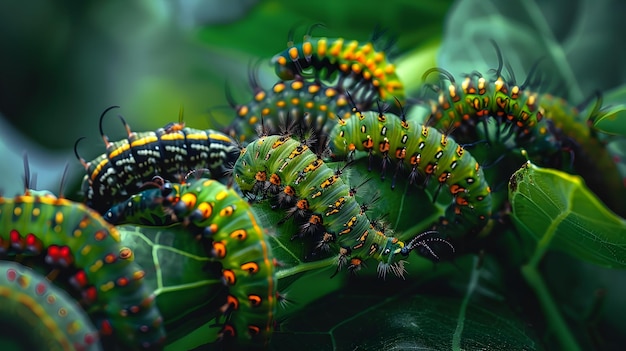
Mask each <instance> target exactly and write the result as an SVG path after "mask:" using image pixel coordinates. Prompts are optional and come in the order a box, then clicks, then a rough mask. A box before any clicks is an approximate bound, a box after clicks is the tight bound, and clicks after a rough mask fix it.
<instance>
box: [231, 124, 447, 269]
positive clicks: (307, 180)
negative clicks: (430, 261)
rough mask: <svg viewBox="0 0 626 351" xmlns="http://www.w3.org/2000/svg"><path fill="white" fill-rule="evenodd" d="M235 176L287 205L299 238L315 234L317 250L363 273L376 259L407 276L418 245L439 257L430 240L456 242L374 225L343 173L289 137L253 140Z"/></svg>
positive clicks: (254, 191)
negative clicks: (397, 233) (401, 235)
mask: <svg viewBox="0 0 626 351" xmlns="http://www.w3.org/2000/svg"><path fill="white" fill-rule="evenodd" d="M233 175H234V177H235V180H236V181H237V184H238V185H239V187H240V189H241V190H242V191H243V192H244V193H248V194H257V195H261V196H267V197H269V198H271V199H273V200H274V201H275V202H276V208H283V209H286V212H287V216H286V217H285V219H284V220H286V219H288V218H294V220H295V221H296V223H298V224H299V225H300V229H299V232H298V233H296V234H294V236H293V237H304V236H310V237H312V238H313V240H314V241H316V249H319V250H321V251H333V252H335V253H337V254H338V266H337V271H339V270H340V269H342V268H343V267H347V269H348V270H349V271H357V270H358V269H360V268H361V267H362V264H363V261H364V260H366V259H368V258H374V259H376V260H378V261H379V264H378V273H379V275H380V276H382V277H385V276H386V275H387V273H389V272H393V273H394V274H396V275H397V276H400V277H402V276H403V275H404V273H405V269H404V261H403V260H402V258H403V257H406V256H407V255H408V254H409V253H410V252H411V251H412V250H413V249H416V248H420V249H422V248H424V249H425V251H426V254H427V255H428V256H430V258H435V259H436V258H437V255H436V253H435V252H434V251H433V250H432V249H431V248H430V246H429V243H431V242H435V241H440V242H444V243H445V244H448V245H450V244H449V243H448V242H447V241H445V240H443V239H440V238H437V237H433V236H432V234H434V233H433V232H430V231H429V232H425V233H421V234H419V235H417V236H415V237H414V238H413V239H411V240H410V241H408V242H406V243H405V242H403V241H401V240H399V239H397V238H395V237H391V236H386V235H385V234H384V233H383V232H382V231H380V230H378V229H376V228H375V227H374V226H373V225H372V223H371V222H370V220H369V219H368V217H367V215H366V214H365V212H364V211H363V210H362V208H361V206H360V205H359V204H358V203H357V201H356V199H355V197H354V195H353V191H352V190H351V189H350V187H348V185H346V184H345V183H344V182H343V180H342V179H341V177H340V175H339V174H338V172H335V171H334V170H333V169H331V168H330V167H328V166H327V165H326V164H325V163H324V161H323V160H322V159H321V158H320V157H319V156H318V155H316V154H315V153H313V152H312V151H311V150H310V149H309V147H308V146H307V145H306V144H303V143H301V142H299V141H297V140H295V139H292V138H291V137H290V136H288V135H282V136H279V135H272V136H265V137H262V138H260V139H258V140H256V141H254V142H252V143H250V144H249V145H248V146H247V147H246V148H245V149H243V150H242V154H241V156H240V157H239V159H238V160H237V162H236V163H235V168H234V170H233ZM334 243H336V244H334ZM450 247H451V245H450ZM451 248H452V247H451ZM452 249H453V248H452ZM418 252H419V250H418Z"/></svg>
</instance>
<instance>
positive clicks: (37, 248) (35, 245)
mask: <svg viewBox="0 0 626 351" xmlns="http://www.w3.org/2000/svg"><path fill="white" fill-rule="evenodd" d="M25 241H26V249H27V250H28V251H29V252H31V253H34V254H38V253H40V252H41V241H40V240H39V239H38V238H37V236H35V235H34V234H32V233H30V234H28V235H26V240H25Z"/></svg>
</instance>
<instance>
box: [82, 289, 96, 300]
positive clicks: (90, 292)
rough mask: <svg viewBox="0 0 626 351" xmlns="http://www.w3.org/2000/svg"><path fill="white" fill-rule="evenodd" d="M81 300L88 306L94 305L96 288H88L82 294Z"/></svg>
mask: <svg viewBox="0 0 626 351" xmlns="http://www.w3.org/2000/svg"><path fill="white" fill-rule="evenodd" d="M83 298H84V299H85V300H86V301H87V303H88V304H92V303H94V302H95V301H96V299H97V298H98V292H97V291H96V288H94V287H93V286H90V287H88V288H87V290H85V291H84V292H83Z"/></svg>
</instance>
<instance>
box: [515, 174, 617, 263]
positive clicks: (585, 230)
mask: <svg viewBox="0 0 626 351" xmlns="http://www.w3.org/2000/svg"><path fill="white" fill-rule="evenodd" d="M509 198H510V201H511V206H512V209H513V214H512V218H513V222H514V224H515V226H516V227H517V229H518V230H519V231H520V232H521V233H522V234H524V235H526V236H527V237H528V238H529V239H530V240H532V241H534V242H536V248H535V250H536V252H535V255H536V256H537V257H540V256H542V253H544V252H545V251H546V250H547V249H548V248H552V249H557V250H561V251H565V252H567V253H569V254H571V255H573V256H575V257H577V258H579V259H582V260H585V261H589V262H593V263H596V264H598V265H602V266H606V267H615V268H626V221H625V220H624V219H622V218H620V217H618V216H617V215H615V214H614V213H613V212H611V211H610V210H609V209H607V207H606V206H605V205H604V204H603V203H601V202H600V200H598V198H597V197H596V196H595V195H594V194H593V193H591V192H590V191H589V190H588V189H587V188H586V187H585V185H584V181H583V180H582V178H580V177H578V176H572V175H569V174H567V173H563V172H560V171H558V170H554V169H548V168H540V167H537V166H535V165H533V164H531V163H530V162H528V163H526V164H525V165H524V166H523V167H522V168H521V169H520V170H518V171H517V172H516V173H515V174H514V175H513V176H512V177H511V180H510V183H509Z"/></svg>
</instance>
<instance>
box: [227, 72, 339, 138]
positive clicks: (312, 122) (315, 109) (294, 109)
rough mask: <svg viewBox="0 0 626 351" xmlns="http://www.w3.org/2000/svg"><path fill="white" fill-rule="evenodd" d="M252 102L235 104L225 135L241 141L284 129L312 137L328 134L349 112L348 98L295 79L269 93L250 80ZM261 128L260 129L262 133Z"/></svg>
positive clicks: (327, 88) (273, 88) (329, 88)
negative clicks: (234, 114)
mask: <svg viewBox="0 0 626 351" xmlns="http://www.w3.org/2000/svg"><path fill="white" fill-rule="evenodd" d="M251 84H252V89H253V93H254V95H253V98H252V101H250V102H248V103H246V104H243V105H236V104H235V103H234V102H232V103H231V105H232V106H233V107H234V108H235V110H236V114H237V118H236V119H235V120H234V121H233V123H232V124H231V125H230V126H229V127H228V128H227V133H228V134H229V135H230V136H231V137H233V138H235V137H236V136H237V137H239V140H240V141H241V142H244V141H250V140H254V139H256V138H257V137H258V136H259V135H271V134H279V133H281V132H284V131H285V130H287V129H292V130H294V132H306V133H312V134H313V135H314V136H315V137H316V138H323V137H324V136H326V135H328V133H329V132H330V129H331V128H332V126H333V125H334V124H335V123H336V120H337V116H339V118H341V117H343V116H345V115H346V114H349V113H350V103H349V98H348V96H347V95H346V94H345V93H343V92H340V91H339V90H337V89H336V88H333V87H330V86H327V85H325V84H324V83H322V82H308V81H305V80H301V79H297V80H293V81H289V82H278V83H276V84H274V86H273V87H272V88H271V89H270V90H265V89H263V88H262V87H261V86H260V85H258V84H257V83H256V82H255V81H253V80H252V81H251ZM262 129H264V130H262Z"/></svg>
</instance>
